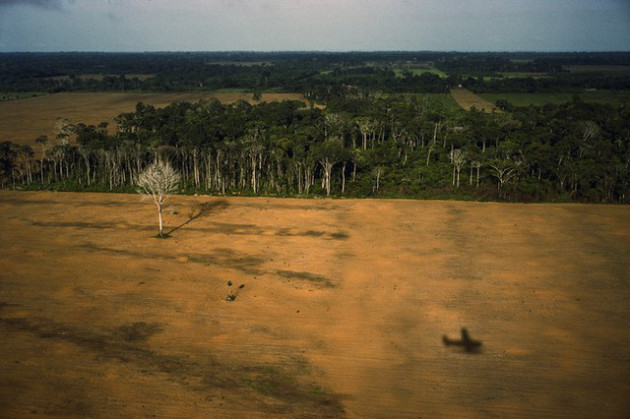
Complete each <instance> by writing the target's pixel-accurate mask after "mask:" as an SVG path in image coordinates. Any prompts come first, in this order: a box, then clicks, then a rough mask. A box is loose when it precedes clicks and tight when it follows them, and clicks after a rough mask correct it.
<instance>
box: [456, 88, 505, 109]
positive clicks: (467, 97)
mask: <svg viewBox="0 0 630 419" xmlns="http://www.w3.org/2000/svg"><path fill="white" fill-rule="evenodd" d="M451 96H452V97H453V99H454V100H455V102H457V104H458V105H459V106H460V107H461V108H463V109H464V110H467V111H469V110H471V109H472V108H473V107H475V108H477V109H478V110H480V111H485V112H501V111H500V110H499V109H498V108H497V107H495V106H494V102H489V101H487V100H485V99H483V98H482V97H480V96H478V95H476V94H475V93H473V92H471V91H470V90H468V89H464V88H461V87H459V88H454V89H451Z"/></svg>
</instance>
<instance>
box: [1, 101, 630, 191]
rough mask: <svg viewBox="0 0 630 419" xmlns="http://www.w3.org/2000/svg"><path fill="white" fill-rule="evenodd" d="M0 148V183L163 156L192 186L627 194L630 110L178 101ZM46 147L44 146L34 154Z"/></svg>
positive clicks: (125, 177)
mask: <svg viewBox="0 0 630 419" xmlns="http://www.w3.org/2000/svg"><path fill="white" fill-rule="evenodd" d="M116 123H117V126H116V129H115V130H110V129H109V127H108V126H107V125H106V124H100V125H99V126H92V125H85V124H82V123H75V122H72V121H64V120H60V121H58V127H57V128H58V129H57V132H58V135H57V138H52V139H48V138H45V137H40V138H38V139H34V140H35V141H34V146H35V149H33V148H32V147H30V146H18V145H16V144H13V143H11V142H3V143H1V144H0V170H1V172H0V182H1V183H2V186H3V187H16V188H17V187H21V188H33V189H36V188H46V189H65V190H112V191H133V190H134V188H135V184H136V182H137V179H138V175H139V173H140V172H141V171H142V170H143V169H144V168H145V167H146V166H147V165H148V164H150V163H151V162H152V161H155V160H156V159H161V160H168V161H170V162H171V164H172V165H173V166H174V167H175V168H176V169H177V170H179V171H180V173H181V174H182V178H183V184H182V185H181V187H182V192H185V193H195V192H196V193H210V194H247V195H277V196H314V195H326V196H328V195H330V196H347V197H365V196H377V197H380V196H387V197H416V198H427V197H441V198H447V197H459V198H461V199H465V198H469V199H491V200H494V199H499V200H507V201H527V202H532V201H577V202H612V203H627V202H628V196H629V193H630V115H629V112H628V110H627V109H625V108H614V107H611V106H608V105H596V104H587V103H582V102H580V101H579V100H576V101H574V102H572V103H567V104H565V105H561V106H557V105H546V106H544V107H533V106H531V107H525V108H515V109H514V111H513V112H512V113H493V114H488V113H483V112H478V111H476V110H473V111H470V112H464V111H457V112H455V111H451V110H448V109H445V108H442V107H441V106H440V105H439V103H437V102H435V103H434V102H431V101H430V100H429V99H426V100H424V101H421V102H420V103H416V102H413V101H409V100H406V99H404V98H403V97H396V96H392V97H388V98H370V97H367V98H365V97H361V96H355V97H353V98H346V99H337V100H335V101H331V102H330V103H329V104H328V106H327V108H326V109H325V110H322V109H319V108H317V107H313V106H308V105H305V104H304V103H301V102H290V101H287V102H278V103H261V104H259V105H250V104H248V103H246V102H238V103H235V104H232V105H224V104H221V103H219V102H218V101H216V100H213V101H208V102H199V103H194V104H191V103H174V104H172V105H170V106H168V107H165V108H161V109H156V108H154V107H152V106H148V105H144V104H142V103H138V104H137V106H136V109H135V112H131V113H124V114H121V115H119V116H118V117H117V119H116ZM36 152H37V153H36Z"/></svg>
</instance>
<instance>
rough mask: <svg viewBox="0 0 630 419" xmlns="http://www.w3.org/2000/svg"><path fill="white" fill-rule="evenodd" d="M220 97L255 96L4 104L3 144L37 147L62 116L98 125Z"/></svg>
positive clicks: (232, 96)
mask: <svg viewBox="0 0 630 419" xmlns="http://www.w3.org/2000/svg"><path fill="white" fill-rule="evenodd" d="M212 97H216V98H217V99H219V100H220V101H221V102H223V103H232V102H236V101H238V100H246V101H251V97H252V94H251V93H243V92H216V93H213V92H208V93H58V94H54V95H46V96H37V97H31V98H27V99H19V100H11V101H5V102H0V141H13V142H15V143H18V144H29V145H31V146H35V139H36V138H37V137H39V136H40V135H47V136H48V138H50V139H54V138H55V132H54V128H55V121H56V120H57V118H58V117H61V118H68V119H70V120H72V121H74V122H83V123H85V124H94V125H97V124H99V123H100V122H109V123H110V124H111V125H112V127H113V124H114V118H115V117H116V116H118V115H119V114H121V113H123V112H131V111H133V110H135V107H136V104H137V103H138V102H143V103H145V104H148V105H153V106H155V107H165V106H168V105H170V104H171V103H173V102H198V101H199V100H202V99H203V100H207V99H210V98H212ZM285 99H290V100H302V101H303V100H304V99H303V98H302V96H301V95H300V94H293V93H263V96H262V100H263V101H267V102H271V101H277V100H285Z"/></svg>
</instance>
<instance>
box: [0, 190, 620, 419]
mask: <svg viewBox="0 0 630 419" xmlns="http://www.w3.org/2000/svg"><path fill="white" fill-rule="evenodd" d="M203 203H206V204H207V208H206V211H205V212H202V213H201V214H200V212H199V211H200V208H201V207H200V204H203ZM171 205H172V206H173V207H172V208H171V209H170V210H169V211H167V213H166V215H165V217H166V223H167V230H168V229H175V231H173V232H172V235H171V238H169V239H165V240H162V239H156V238H153V237H152V236H153V235H154V234H155V232H156V231H155V224H156V220H155V219H156V215H155V214H154V212H155V210H154V206H153V205H152V204H151V203H149V202H140V198H139V196H134V195H106V194H57V193H19V192H6V191H4V192H0V231H1V232H2V234H1V235H0V247H1V249H2V253H1V255H0V269H1V271H0V331H1V333H2V336H3V339H1V340H0V359H1V360H2V362H1V363H0V416H2V417H18V416H19V417H23V416H29V415H47V416H50V415H52V416H72V415H75V416H92V417H115V416H120V415H123V416H151V415H158V416H173V417H269V416H271V417H343V416H346V417H425V418H430V417H480V418H481V417H483V418H485V417H541V416H543V417H619V418H622V417H627V416H628V414H629V413H630V402H628V400H627V395H628V394H630V380H629V379H628V377H630V343H629V342H630V330H629V329H628V324H630V283H629V282H628V279H629V278H630V207H627V206H625V207H623V206H593V205H515V204H512V205H508V204H494V203H463V202H432V201H430V202H427V201H393V200H292V199H266V198H258V199H254V198H228V199H223V198H208V197H173V198H172V200H171ZM171 212H177V214H171ZM191 216H192V218H191ZM228 281H231V286H229V285H228ZM240 285H244V287H243V288H239V286H240ZM228 295H236V297H235V298H234V301H227V300H226V297H227V296H228ZM461 327H467V328H468V330H469V331H470V333H471V336H472V337H473V338H474V339H479V340H481V341H482V342H483V346H482V350H481V352H480V353H466V352H465V351H463V350H462V349H461V348H459V347H445V346H444V345H443V343H442V335H444V334H447V335H449V336H450V337H451V338H457V337H458V334H459V330H460V328H461Z"/></svg>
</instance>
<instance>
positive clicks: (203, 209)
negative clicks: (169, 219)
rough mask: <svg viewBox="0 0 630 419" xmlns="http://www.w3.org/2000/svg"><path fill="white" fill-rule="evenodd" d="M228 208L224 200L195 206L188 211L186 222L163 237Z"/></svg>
mask: <svg viewBox="0 0 630 419" xmlns="http://www.w3.org/2000/svg"><path fill="white" fill-rule="evenodd" d="M228 206H229V204H228V202H227V201H226V200H224V199H220V200H216V201H211V202H202V203H199V204H196V205H195V206H193V207H192V208H191V209H190V212H189V213H188V220H186V221H184V222H183V223H182V224H180V225H178V226H177V227H174V228H173V229H171V230H170V231H168V232H166V233H165V235H166V236H168V235H170V234H172V233H174V232H176V231H177V230H179V229H180V228H182V227H184V226H186V225H188V224H190V223H191V222H193V221H195V220H196V219H198V218H205V217H207V216H208V215H210V214H211V213H212V212H216V211H220V210H223V209H225V208H227V207H228Z"/></svg>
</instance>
